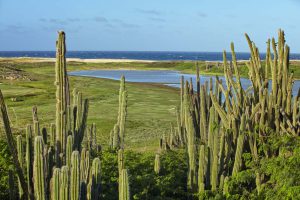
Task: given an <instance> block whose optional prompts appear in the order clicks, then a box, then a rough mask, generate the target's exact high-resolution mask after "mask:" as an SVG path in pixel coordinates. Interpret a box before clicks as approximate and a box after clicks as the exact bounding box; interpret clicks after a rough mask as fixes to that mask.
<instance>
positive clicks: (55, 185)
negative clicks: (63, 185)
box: [50, 168, 61, 200]
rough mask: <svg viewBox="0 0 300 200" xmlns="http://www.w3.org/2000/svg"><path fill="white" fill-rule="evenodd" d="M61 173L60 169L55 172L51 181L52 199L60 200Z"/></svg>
mask: <svg viewBox="0 0 300 200" xmlns="http://www.w3.org/2000/svg"><path fill="white" fill-rule="evenodd" d="M60 176H61V172H60V169H59V168H55V169H54V170H53V177H52V180H51V195H50V196H51V199H52V200H60V181H61V180H60V179H61V177H60Z"/></svg>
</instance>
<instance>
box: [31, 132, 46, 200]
mask: <svg viewBox="0 0 300 200" xmlns="http://www.w3.org/2000/svg"><path fill="white" fill-rule="evenodd" d="M33 180H34V181H33V182H34V197H35V199H39V200H44V199H46V183H45V181H46V174H45V157H44V141H43V137H42V136H36V137H35V140H34V161H33Z"/></svg>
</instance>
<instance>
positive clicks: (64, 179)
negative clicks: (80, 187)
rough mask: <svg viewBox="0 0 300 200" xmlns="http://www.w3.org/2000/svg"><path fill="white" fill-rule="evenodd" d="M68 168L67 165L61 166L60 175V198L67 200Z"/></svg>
mask: <svg viewBox="0 0 300 200" xmlns="http://www.w3.org/2000/svg"><path fill="white" fill-rule="evenodd" d="M69 169H70V168H68V167H67V166H62V168H61V175H60V192H59V194H60V199H61V200H69V197H70V193H69V182H70V181H69V180H70V178H69Z"/></svg>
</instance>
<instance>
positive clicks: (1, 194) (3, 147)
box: [0, 138, 13, 199]
mask: <svg viewBox="0 0 300 200" xmlns="http://www.w3.org/2000/svg"><path fill="white" fill-rule="evenodd" d="M9 169H13V163H12V160H11V155H10V152H9V149H8V146H7V142H6V140H3V139H1V138H0V199H8V198H9V193H8V192H7V191H8V190H9V187H8V171H9Z"/></svg>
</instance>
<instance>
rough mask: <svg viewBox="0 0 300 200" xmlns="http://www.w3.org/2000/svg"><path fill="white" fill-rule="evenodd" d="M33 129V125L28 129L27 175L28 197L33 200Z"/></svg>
mask: <svg viewBox="0 0 300 200" xmlns="http://www.w3.org/2000/svg"><path fill="white" fill-rule="evenodd" d="M32 144H33V143H32V128H31V125H27V127H26V175H27V185H28V186H27V187H28V197H29V199H33V182H32V176H33V164H32V162H33V146H32Z"/></svg>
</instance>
